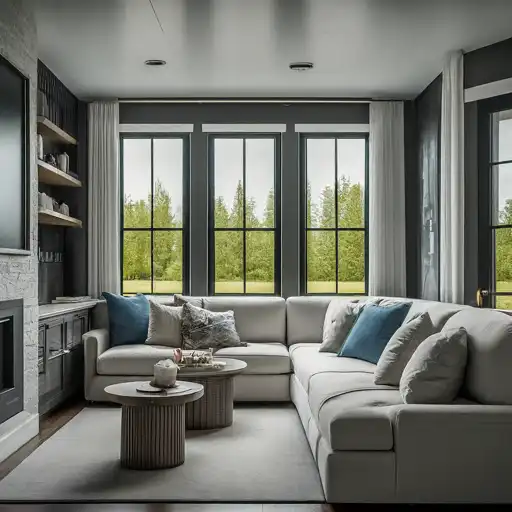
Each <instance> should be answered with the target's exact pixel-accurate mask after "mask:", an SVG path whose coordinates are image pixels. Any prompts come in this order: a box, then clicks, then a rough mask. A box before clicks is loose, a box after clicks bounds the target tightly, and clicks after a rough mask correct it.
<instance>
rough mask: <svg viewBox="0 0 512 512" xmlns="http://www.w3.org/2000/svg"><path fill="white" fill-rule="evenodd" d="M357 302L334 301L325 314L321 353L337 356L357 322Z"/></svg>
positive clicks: (347, 300) (338, 299)
mask: <svg viewBox="0 0 512 512" xmlns="http://www.w3.org/2000/svg"><path fill="white" fill-rule="evenodd" d="M357 306H358V304H357V300H350V299H341V298H335V299H332V300H331V302H330V304H329V306H327V311H326V312H325V319H324V329H323V333H322V344H321V345H320V349H319V350H320V352H334V353H335V354H337V353H338V352H339V351H340V348H341V346H342V345H343V343H345V340H346V339H347V336H348V333H349V332H350V329H352V327H353V325H354V324H355V322H356V320H357V315H358V313H359V308H358V307H357Z"/></svg>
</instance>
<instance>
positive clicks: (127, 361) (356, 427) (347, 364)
mask: <svg viewBox="0 0 512 512" xmlns="http://www.w3.org/2000/svg"><path fill="white" fill-rule="evenodd" d="M361 299H362V300H364V299H367V297H364V298H361ZM202 300H203V305H204V307H205V308H206V309H210V310H213V311H225V310H227V309H232V310H234V312H235V318H236V325H237V330H238V332H239V334H240V337H241V339H242V340H243V341H247V342H248V346H247V347H237V348H230V349H222V350H219V351H218V352H217V355H218V356H219V357H235V358H238V359H242V360H244V361H246V362H247V365H248V366H247V369H246V370H245V372H244V373H243V374H242V375H240V376H238V377H236V379H235V400H237V401H256V402H259V401H261V402H268V401H280V402H285V401H289V400H291V401H292V402H293V403H294V405H295V407H296V409H297V411H298V414H299V417H300V419H301V422H302V424H303V427H304V431H305V434H306V437H307V440H308V443H309V445H310V448H311V451H312V454H313V456H314V458H315V461H316V464H317V466H318V470H319V473H320V477H321V480H322V484H323V488H324V492H325V496H326V500H327V501H328V502H331V503H347V502H349V503H350V502H351V503H439V502H453V503H455V502H457V503H459V502H466V503H471V502H478V503H494V502H510V501H512V489H511V488H510V485H509V480H508V475H509V474H510V472H511V471H512V450H511V449H510V448H509V446H510V436H511V433H512V405H511V404H512V372H510V367H511V364H512V318H511V317H509V316H508V315H506V314H504V313H502V312H499V311H494V310H479V309H475V308H471V307H468V306H458V305H454V304H444V303H439V302H431V301H423V300H412V301H411V302H412V306H411V308H410V310H409V312H408V315H407V317H406V319H405V322H407V321H408V320H409V319H410V318H412V317H413V316H414V315H416V314H417V313H420V312H423V311H428V313H429V316H430V318H431V320H432V323H433V325H434V327H435V328H436V330H439V331H440V330H442V329H452V328H458V327H461V326H462V327H464V328H465V329H466V330H467V333H468V352H469V354H468V363H467V367H466V375H465V381H464V385H463V388H462V390H461V393H460V396H459V397H458V398H457V399H456V401H455V402H454V403H452V404H447V405H415V404H404V402H403V400H402V397H401V395H400V392H399V390H398V388H397V387H394V386H385V385H377V384H375V383H374V371H375V367H376V366H375V365H374V364H372V363H369V362H366V361H362V360H359V359H351V358H347V357H338V356H337V355H336V354H334V353H326V352H319V350H318V349H319V347H320V344H321V341H322V333H323V326H324V320H325V313H326V310H327V307H328V305H329V303H330V301H331V300H332V297H291V298H288V299H287V300H286V301H285V300H284V299H281V298H275V297H272V298H263V297H255V298H252V297H251V298H249V297H204V298H202ZM394 300H396V299H394ZM401 300H409V299H401ZM105 309H106V308H105V305H104V304H100V305H98V306H97V308H96V311H95V312H94V313H95V314H94V317H95V320H96V321H97V322H99V323H98V324H97V325H96V327H97V328H96V329H95V330H93V331H91V332H89V333H87V334H86V335H84V340H85V352H86V361H85V366H86V382H85V386H86V387H85V389H86V398H87V399H88V400H96V401H102V400H106V399H107V398H106V396H105V395H104V392H103V388H104V387H105V386H106V385H108V384H110V383H113V382H119V381H127V380H138V379H140V378H141V376H149V375H151V374H152V365H153V364H154V363H155V362H157V361H158V360H159V359H161V358H162V357H168V356H169V355H171V351H172V349H168V348H165V347H155V346H149V345H136V346H133V345H132V346H128V347H113V348H109V345H108V329H107V328H106V325H108V322H106V316H105V313H106V311H105Z"/></svg>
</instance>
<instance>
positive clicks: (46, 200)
mask: <svg viewBox="0 0 512 512" xmlns="http://www.w3.org/2000/svg"><path fill="white" fill-rule="evenodd" d="M39 208H42V209H44V210H53V198H51V197H50V196H49V195H48V194H46V193H45V192H39Z"/></svg>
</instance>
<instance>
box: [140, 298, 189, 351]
mask: <svg viewBox="0 0 512 512" xmlns="http://www.w3.org/2000/svg"><path fill="white" fill-rule="evenodd" d="M182 310H183V308H182V307H176V306H164V305H163V304H159V303H158V302H155V301H153V300H151V299H150V300H149V326H148V337H147V339H146V343H147V344H148V345H165V346H167V347H175V348H179V347H181V312H182Z"/></svg>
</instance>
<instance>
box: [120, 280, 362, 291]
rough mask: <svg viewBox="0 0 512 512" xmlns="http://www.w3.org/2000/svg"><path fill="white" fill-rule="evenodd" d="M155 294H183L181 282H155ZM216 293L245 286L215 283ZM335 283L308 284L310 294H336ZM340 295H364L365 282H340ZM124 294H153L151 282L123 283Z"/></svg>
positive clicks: (250, 285)
mask: <svg viewBox="0 0 512 512" xmlns="http://www.w3.org/2000/svg"><path fill="white" fill-rule="evenodd" d="M154 288H155V289H154V291H153V292H154V293H169V294H173V293H181V291H182V287H181V282H180V281H155V282H154ZM246 289H247V293H270V294H271V293H274V283H269V282H252V281H248V282H247V284H246ZM215 291H216V293H233V294H236V293H243V284H242V283H240V282H232V281H221V282H218V283H215ZM335 291H336V283H335V282H334V281H317V282H311V281H310V282H309V283H308V293H334V292H335ZM338 291H339V293H361V294H362V293H364V282H340V283H338ZM123 293H127V294H129V293H151V281H143V280H137V281H135V280H129V281H123Z"/></svg>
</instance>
